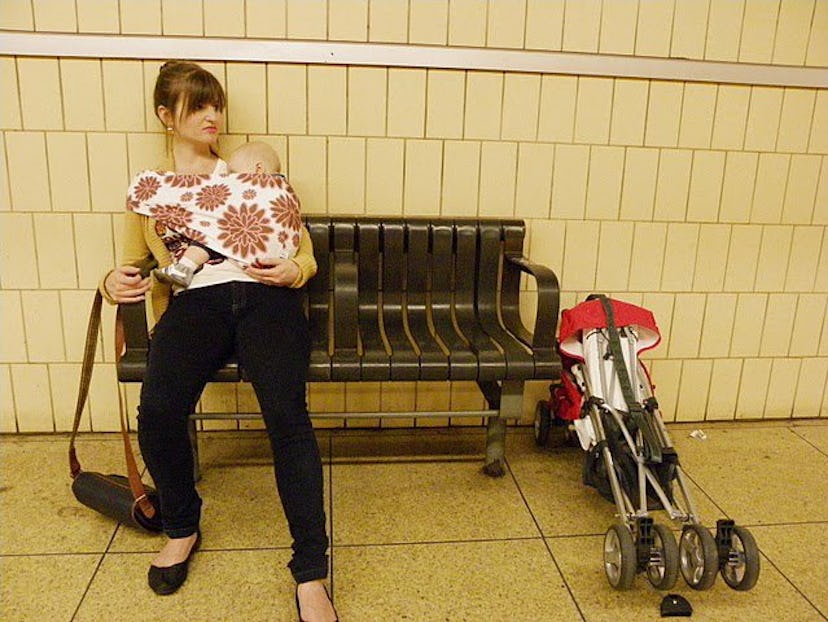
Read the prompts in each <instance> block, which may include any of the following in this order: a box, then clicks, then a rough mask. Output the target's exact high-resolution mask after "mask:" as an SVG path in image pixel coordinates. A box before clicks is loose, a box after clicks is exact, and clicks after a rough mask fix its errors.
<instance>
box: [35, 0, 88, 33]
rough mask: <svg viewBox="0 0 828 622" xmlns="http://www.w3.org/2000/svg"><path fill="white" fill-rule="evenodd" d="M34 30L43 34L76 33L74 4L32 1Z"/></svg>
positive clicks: (46, 0)
mask: <svg viewBox="0 0 828 622" xmlns="http://www.w3.org/2000/svg"><path fill="white" fill-rule="evenodd" d="M32 9H33V10H34V23H35V30H38V31H43V32H77V31H78V22H77V18H76V15H75V7H74V3H69V2H54V1H53V0H32Z"/></svg>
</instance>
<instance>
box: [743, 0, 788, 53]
mask: <svg viewBox="0 0 828 622" xmlns="http://www.w3.org/2000/svg"><path fill="white" fill-rule="evenodd" d="M778 15H779V0H765V1H763V2H746V3H745V13H744V16H743V18H742V37H741V40H740V41H739V61H740V62H743V63H769V62H770V61H771V57H772V55H773V41H774V35H775V34H776V25H777V17H778Z"/></svg>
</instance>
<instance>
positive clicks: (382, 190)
mask: <svg viewBox="0 0 828 622" xmlns="http://www.w3.org/2000/svg"><path fill="white" fill-rule="evenodd" d="M404 149H405V143H404V142H403V141H402V140H398V139H377V138H369V139H368V145H367V151H366V159H367V171H366V182H365V184H366V187H365V211H366V212H367V213H369V214H402V211H403V210H402V196H403V153H404Z"/></svg>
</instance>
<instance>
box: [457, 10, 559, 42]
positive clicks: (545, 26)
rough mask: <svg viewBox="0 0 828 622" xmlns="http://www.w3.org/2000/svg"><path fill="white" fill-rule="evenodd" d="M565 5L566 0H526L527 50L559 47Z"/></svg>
mask: <svg viewBox="0 0 828 622" xmlns="http://www.w3.org/2000/svg"><path fill="white" fill-rule="evenodd" d="M452 4H454V2H452ZM565 5H566V0H528V2H527V4H526V42H525V47H526V49H527V50H560V49H561V47H562V45H563V24H564V9H565Z"/></svg>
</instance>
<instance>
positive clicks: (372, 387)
mask: <svg viewBox="0 0 828 622" xmlns="http://www.w3.org/2000/svg"><path fill="white" fill-rule="evenodd" d="M381 389H382V387H381V383H379V382H346V383H345V412H349V413H358V412H379V411H380V391H381ZM367 421H370V422H372V423H375V422H376V420H375V419H369V420H367ZM353 424H354V420H353V419H348V420H347V425H348V427H349V428H350V427H359V426H356V425H353Z"/></svg>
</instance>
